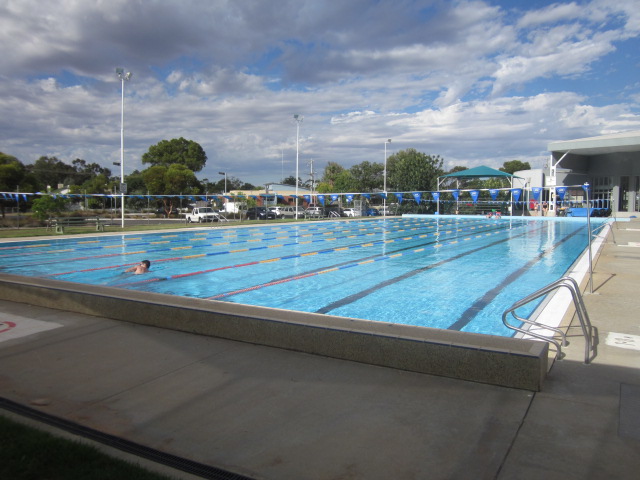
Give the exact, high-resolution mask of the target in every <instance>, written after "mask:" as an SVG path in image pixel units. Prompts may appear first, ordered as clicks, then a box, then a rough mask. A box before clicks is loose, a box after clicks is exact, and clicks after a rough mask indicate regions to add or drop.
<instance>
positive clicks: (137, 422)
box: [0, 220, 640, 480]
mask: <svg viewBox="0 0 640 480" xmlns="http://www.w3.org/2000/svg"><path fill="white" fill-rule="evenodd" d="M613 234H614V235H613V237H615V243H614V242H613V238H612V236H611V235H610V236H609V239H608V243H607V244H606V245H605V246H604V249H603V251H602V253H601V254H600V256H599V258H598V260H597V263H595V273H594V277H593V278H594V283H593V290H594V293H593V294H587V295H585V297H584V301H585V304H586V307H587V311H588V313H589V315H590V317H591V322H592V324H593V325H594V326H595V327H596V328H597V329H598V333H599V341H600V343H599V345H598V347H597V356H596V357H595V359H594V360H593V361H592V363H591V364H589V365H585V364H584V363H583V355H584V348H583V342H582V339H581V337H580V336H579V328H578V327H577V326H575V325H572V327H571V329H570V345H569V346H568V347H567V348H566V349H565V352H566V354H567V355H566V358H565V359H563V360H562V361H556V362H555V363H554V364H553V366H552V368H551V370H550V372H549V375H548V377H547V380H546V382H545V384H544V385H543V389H542V391H541V392H530V391H525V390H517V389H509V388H504V387H496V386H491V385H484V384H479V383H471V382H465V381H459V380H453V379H449V378H443V377H435V376H429V375H424V374H418V373H411V372H404V371H399V370H393V369H389V368H383V367H376V366H370V365H364V364H358V363H353V362H348V361H342V360H336V359H330V358H323V357H319V356H313V355H307V354H302V353H296V352H290V351H284V350H279V349H274V348H269V347H263V346H257V345H251V344H244V343H239V342H233V341H228V340H221V339H216V338H210V337H204V336H197V335H191V334H187V333H181V332H174V331H169V330H162V329H158V328H153V327H146V326H141V325H135V324H129V323H123V322H117V321H113V320H109V319H105V318H98V317H90V316H86V315H81V314H76V313H68V312H61V311H56V310H50V309H46V308H41V307H33V306H28V305H24V304H20V303H13V302H5V301H3V302H0V311H1V312H2V313H1V314H0V322H4V325H5V326H6V325H16V328H17V326H20V325H24V326H28V324H29V323H30V322H32V321H34V320H35V321H40V322H45V323H46V324H49V325H50V326H57V325H61V326H60V327H58V328H51V329H48V330H42V331H38V332H37V333H32V332H30V334H25V335H24V336H13V337H11V338H8V337H7V339H6V340H4V341H3V337H2V336H3V332H2V330H3V328H2V324H0V396H1V397H3V398H4V399H7V400H9V401H11V402H16V403H18V404H22V405H26V406H29V407H31V408H32V409H34V410H37V411H42V412H45V413H48V414H50V415H53V416H56V417H60V418H63V419H67V420H70V421H72V422H76V423H78V424H80V425H84V426H86V427H89V428H92V429H96V430H99V431H102V432H105V433H107V434H111V435H115V436H117V437H121V438H124V439H127V440H130V441H132V442H136V443H139V444H142V445H145V446H148V447H151V448H153V449H157V450H160V451H162V452H167V453H169V454H173V455H176V456H179V457H184V458H186V459H190V460H193V461H195V462H199V463H202V464H206V465H212V466H215V467H217V468H220V469H223V470H226V471H228V472H233V473H235V474H238V475H244V476H246V477H249V478H254V479H279V480H281V479H319V480H320V479H322V480H326V479H385V480H387V479H396V478H397V479H422V478H430V479H467V478H468V479H485V478H486V479H499V480H507V479H519V480H522V479H540V478H544V479H563V480H566V479H573V478H575V479H604V478H617V479H636V478H638V476H639V475H640V473H639V472H640V420H639V419H640V320H639V317H640V315H639V314H638V312H639V311H640V291H639V289H638V286H639V285H640V278H639V276H640V222H638V221H637V220H633V221H632V222H624V223H622V222H621V223H619V224H618V225H617V226H616V227H614V230H613ZM587 291H589V288H587ZM132 314H135V312H132ZM32 325H35V326H36V327H37V324H32ZM35 330H38V329H37V328H35ZM6 331H8V330H5V333H6ZM0 413H3V412H1V411H0ZM5 414H6V412H5ZM171 473H172V474H173V475H175V476H178V477H183V478H193V477H190V476H189V475H186V474H181V473H180V472H178V471H175V470H174V471H171ZM212 478H224V477H212ZM226 478H232V477H226Z"/></svg>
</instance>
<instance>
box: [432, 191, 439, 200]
mask: <svg viewBox="0 0 640 480" xmlns="http://www.w3.org/2000/svg"><path fill="white" fill-rule="evenodd" d="M431 196H432V197H433V199H434V200H435V201H436V202H437V201H438V200H440V192H431Z"/></svg>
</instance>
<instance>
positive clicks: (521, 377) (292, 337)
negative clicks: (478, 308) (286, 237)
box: [0, 274, 549, 391]
mask: <svg viewBox="0 0 640 480" xmlns="http://www.w3.org/2000/svg"><path fill="white" fill-rule="evenodd" d="M0 299H2V300H9V301H13V302H21V303H26V304H29V305H35V306H43V307H48V308H54V309H58V310H65V311H70V312H78V313H84V314H89V315H94V316H98V317H106V318H110V319H114V320H120V321H126V322H132V323H138V324H142V325H148V326H154V327H159V328H167V329H172V330H178V331H183V332H189V333H194V334H199V335H208V336H213V337H218V338H224V339H228V340H234V341H241V342H246V343H252V344H257V345H264V346H269V347H276V348H283V349H287V350H293V351H298V352H304V353H308V354H313V355H321V356H325V357H331V358H336V359H341V360H349V361H355V362H360V363H367V364H371V365H378V366H381V367H389V368H395V369H400V370H407V371H412V372H418V373H424V374H430V375H439V376H444V377H450V378H455V379H460V380H469V381H474V382H480V383H488V384H492V385H500V386H505V387H511V388H518V389H525V390H532V391H539V390H540V389H541V386H542V383H543V381H544V378H545V376H546V373H547V370H548V356H549V355H548V350H549V346H548V344H547V343H546V342H540V341H536V340H530V339H521V338H510V337H499V336H492V335H483V334H476V333H468V332H459V331H451V330H441V329H434V328H428V327H416V326H410V325H400V324H394V323H384V322H378V321H375V322H374V321H370V320H360V319H353V318H345V317H338V316H332V315H324V314H316V313H306V312H297V311H289V310H282V309H276V308H269V307H257V306H253V305H244V304H236V303H230V302H221V301H213V300H204V299H198V298H189V297H179V296H173V295H167V294H160V293H150V292H140V291H135V290H124V289H119V288H114V287H104V286H96V285H84V284H79V283H73V282H66V281H61V280H53V279H43V278H31V277H23V276H18V275H9V274H0Z"/></svg>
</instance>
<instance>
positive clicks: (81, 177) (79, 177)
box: [71, 158, 111, 185]
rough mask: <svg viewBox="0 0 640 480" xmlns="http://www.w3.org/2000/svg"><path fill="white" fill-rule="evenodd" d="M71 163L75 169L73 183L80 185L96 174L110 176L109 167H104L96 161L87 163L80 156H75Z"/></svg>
mask: <svg viewBox="0 0 640 480" xmlns="http://www.w3.org/2000/svg"><path fill="white" fill-rule="evenodd" d="M71 163H72V165H73V168H74V169H75V171H76V175H75V179H74V182H73V183H74V184H75V185H82V184H84V183H86V182H88V181H89V180H91V179H92V178H93V177H95V176H97V175H104V176H106V177H110V176H111V170H110V169H108V168H104V167H102V166H100V165H98V164H97V163H87V162H86V161H85V160H83V159H81V158H76V159H75V160H74V161H73V162H71Z"/></svg>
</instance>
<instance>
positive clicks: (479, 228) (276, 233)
mask: <svg viewBox="0 0 640 480" xmlns="http://www.w3.org/2000/svg"><path fill="white" fill-rule="evenodd" d="M587 242H588V239H587V229H586V225H585V222H584V220H583V221H579V220H563V221H558V220H556V221H540V220H530V219H526V218H519V217H517V218H502V219H499V220H496V219H485V218H478V217H471V218H469V217H433V216H429V217H416V218H406V217H403V218H399V217H391V218H385V219H375V220H356V221H341V222H324V223H298V224H275V225H265V226H253V227H229V228H219V227H216V228H209V229H202V230H193V229H191V230H185V231H180V232H172V233H156V234H135V235H134V234H131V235H110V236H100V237H90V238H88V237H81V238H80V237H77V238H52V239H48V240H46V241H35V242H16V243H10V244H3V245H2V246H0V269H1V271H3V272H5V273H11V274H17V275H25V276H35V277H42V278H53V279H58V280H65V281H70V282H78V283H84V284H93V285H105V286H112V287H113V286H115V287H119V288H127V289H134V290H140V291H147V292H158V293H166V294H171V295H179V296H186V297H198V298H204V299H210V300H218V301H223V302H233V303H241V304H248V305H256V306H267V307H274V308H280V309H286V310H293V311H303V312H312V313H324V314H330V315H336V316H342V317H349V318H358V319H365V320H373V321H380V322H389V323H399V324H406V325H415V326H427V327H433V328H440V329H450V330H459V331H463V332H474V333H483V334H490V335H500V336H511V335H512V333H513V332H512V331H511V330H508V329H506V328H505V327H504V326H503V324H502V321H501V315H502V312H503V311H504V310H505V309H506V308H508V307H509V306H511V305H512V304H513V303H514V302H515V301H516V300H519V299H521V298H522V297H525V296H526V295H528V294H530V293H531V292H533V291H535V290H537V289H538V288H540V287H542V286H544V285H547V284H548V283H550V282H552V281H554V280H556V279H558V278H560V277H562V276H563V275H564V274H565V273H566V272H567V270H568V269H569V268H570V267H571V265H572V264H573V263H574V262H575V261H576V259H577V258H578V257H579V256H580V254H581V253H582V252H583V251H584V249H585V248H586V246H587ZM142 259H149V260H150V261H151V263H152V266H151V270H150V272H149V273H147V274H144V275H133V274H130V273H124V270H125V269H126V268H127V267H128V266H131V265H132V264H137V263H138V262H139V261H140V260H142ZM535 307H536V305H535V304H531V305H530V311H532V310H533V309H534V308H535ZM530 311H529V312H526V311H520V312H519V313H520V314H523V313H524V314H525V315H528V314H529V313H530Z"/></svg>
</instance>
